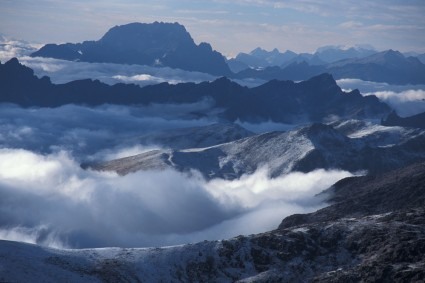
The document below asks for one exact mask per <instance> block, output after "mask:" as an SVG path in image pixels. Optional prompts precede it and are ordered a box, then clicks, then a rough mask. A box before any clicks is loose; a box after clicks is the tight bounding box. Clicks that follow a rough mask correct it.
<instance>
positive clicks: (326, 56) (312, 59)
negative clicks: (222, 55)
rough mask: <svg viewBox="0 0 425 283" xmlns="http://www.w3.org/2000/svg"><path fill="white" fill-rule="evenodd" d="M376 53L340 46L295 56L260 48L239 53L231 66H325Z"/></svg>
mask: <svg viewBox="0 0 425 283" xmlns="http://www.w3.org/2000/svg"><path fill="white" fill-rule="evenodd" d="M375 53H378V52H377V51H375V50H374V48H373V47H362V46H353V47H349V48H343V47H341V46H323V47H320V48H318V49H317V51H316V52H315V53H312V54H310V53H300V54H297V53H295V52H293V51H291V50H286V51H285V52H283V53H282V52H280V51H279V50H278V49H277V48H275V49H273V50H272V51H267V50H264V49H262V48H260V47H258V48H256V49H254V50H252V51H251V52H249V53H243V52H241V53H239V54H238V55H237V56H236V57H235V58H234V59H232V60H231V62H232V64H237V63H239V64H243V65H245V66H247V67H250V68H253V69H258V68H266V67H273V66H280V67H285V66H287V65H290V64H292V63H294V62H298V63H300V62H302V61H305V62H306V63H308V64H309V65H325V64H327V63H333V62H336V61H340V60H344V59H351V58H364V57H367V56H370V55H372V54H375Z"/></svg>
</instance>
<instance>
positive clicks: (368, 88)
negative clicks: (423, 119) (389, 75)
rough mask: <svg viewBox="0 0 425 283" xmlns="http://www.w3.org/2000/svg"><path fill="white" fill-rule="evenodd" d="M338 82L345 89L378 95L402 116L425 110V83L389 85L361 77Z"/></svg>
mask: <svg viewBox="0 0 425 283" xmlns="http://www.w3.org/2000/svg"><path fill="white" fill-rule="evenodd" d="M337 84H338V85H339V86H340V87H341V88H342V89H343V90H347V91H349V90H353V89H359V90H360V93H362V94H363V95H376V96H377V97H378V98H379V99H381V100H382V101H384V102H386V103H388V104H389V105H390V106H391V107H392V108H393V109H395V110H396V111H397V113H398V114H399V115H401V116H411V115H415V114H418V113H422V112H425V85H414V86H413V85H389V84H387V83H377V82H370V81H362V80H359V79H341V80H338V81H337Z"/></svg>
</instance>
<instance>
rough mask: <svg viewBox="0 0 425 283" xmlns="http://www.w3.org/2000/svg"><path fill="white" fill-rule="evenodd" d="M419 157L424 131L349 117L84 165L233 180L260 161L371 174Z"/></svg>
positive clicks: (282, 169)
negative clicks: (170, 170)
mask: <svg viewBox="0 0 425 283" xmlns="http://www.w3.org/2000/svg"><path fill="white" fill-rule="evenodd" d="M158 144H161V143H160V141H159V142H158ZM394 156H397V158H396V159H395V158H394ZM423 160H425V131H423V130H419V129H412V130H407V129H403V128H398V127H396V128H388V127H382V126H376V125H373V124H368V123H366V122H361V121H355V120H350V121H346V122H335V123H333V125H332V126H330V125H325V124H312V125H309V126H306V127H303V128H300V129H297V130H293V131H289V132H270V133H264V134H259V135H255V136H250V137H246V138H243V139H239V140H236V141H232V142H228V143H224V144H219V145H215V146H209V147H206V148H188V147H186V149H180V150H154V151H150V152H146V153H142V154H139V155H136V156H130V157H125V158H121V159H117V160H112V161H107V162H102V163H98V164H92V165H91V166H88V167H90V168H92V169H95V170H101V171H104V170H105V171H116V172H118V173H119V174H122V175H126V174H128V173H131V172H135V171H139V170H158V169H164V168H174V169H176V170H178V171H183V172H190V171H191V170H197V171H199V172H201V173H202V174H203V175H204V177H205V178H207V179H210V178H223V179H235V178H239V177H241V176H242V175H244V174H252V173H254V172H255V171H256V170H258V169H259V168H261V167H262V166H267V168H268V170H269V173H270V174H271V177H277V176H280V175H282V174H287V173H289V172H292V171H301V172H310V171H313V170H315V169H319V168H324V169H341V170H347V171H351V172H356V171H360V170H367V171H368V172H369V173H371V174H376V173H382V172H386V171H389V170H392V169H395V168H400V167H403V166H406V165H409V164H411V163H414V162H418V161H423ZM86 167H87V166H86Z"/></svg>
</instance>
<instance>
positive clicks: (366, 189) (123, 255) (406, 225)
mask: <svg viewBox="0 0 425 283" xmlns="http://www.w3.org/2000/svg"><path fill="white" fill-rule="evenodd" d="M424 184H425V163H421V164H415V165H412V166H409V167H407V168H403V169H399V170H396V171H393V172H389V173H387V174H384V175H378V176H373V177H372V176H368V177H355V178H347V179H344V180H342V181H340V182H338V183H337V184H336V185H334V186H333V187H332V188H331V189H330V191H331V193H332V194H330V200H332V201H333V202H335V203H334V204H333V205H331V206H329V207H326V208H323V209H321V210H319V211H317V212H315V213H311V214H308V215H294V216H290V217H287V218H286V219H284V220H283V222H282V224H281V225H280V227H279V228H278V229H276V230H273V231H270V232H267V233H262V234H258V235H251V236H239V237H236V238H233V239H229V240H222V241H212V242H208V241H204V242H201V243H197V244H188V245H182V246H176V247H167V248H145V249H120V248H107V249H86V250H59V249H50V248H43V247H40V246H35V245H29V244H24V243H17V242H8V241H0V263H1V266H3V267H4V268H3V271H2V272H1V273H0V280H2V281H23V282H24V281H32V280H33V279H34V278H38V279H39V280H40V281H43V282H57V281H62V280H63V279H67V280H75V281H79V282H98V281H104V282H105V281H106V282H109V281H128V282H138V281H140V280H147V281H150V282H161V281H168V282H171V281H176V282H189V281H193V282H195V281H196V282H203V281H205V282H206V281H219V282H253V281H255V282H282V281H299V282H342V281H347V282H357V281H368V280H372V281H376V282H392V281H394V282H421V281H423V280H424V278H425V271H424V270H425V260H424V257H423V253H424V252H425V241H424V238H425V228H424V227H425V226H424V225H425V210H424V208H423V207H424V205H425V185H424ZM387 191H390V192H391V194H389V193H388V192H387ZM375 200H378V202H376V201H375ZM412 200H413V201H412ZM377 203H378V204H379V203H382V205H377ZM376 212H379V214H374V213H376Z"/></svg>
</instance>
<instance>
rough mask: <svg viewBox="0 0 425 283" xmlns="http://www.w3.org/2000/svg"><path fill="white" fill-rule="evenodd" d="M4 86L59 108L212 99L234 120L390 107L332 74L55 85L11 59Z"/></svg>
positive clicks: (0, 97)
mask: <svg viewBox="0 0 425 283" xmlns="http://www.w3.org/2000/svg"><path fill="white" fill-rule="evenodd" d="M0 91H1V92H0V102H9V103H16V104H19V105H21V106H25V107H29V106H41V107H57V106H60V105H64V104H70V103H73V104H84V105H88V106H96V105H101V104H105V103H109V104H120V105H135V104H145V105H146V104H150V103H158V104H161V103H176V104H179V103H195V102H199V101H202V100H212V101H213V106H212V107H215V108H219V109H221V113H220V114H219V117H220V118H222V119H225V120H229V121H235V120H237V119H239V120H241V121H252V122H258V121H268V120H272V121H275V122H285V123H293V122H299V121H321V120H322V119H326V118H327V117H330V116H331V117H332V116H338V117H346V118H375V119H376V118H379V119H381V118H382V117H383V116H385V115H387V114H388V113H390V111H391V109H390V108H389V107H388V105H386V104H385V103H382V102H380V101H379V100H378V99H377V98H376V97H375V96H367V97H363V96H362V95H360V93H359V92H358V91H352V92H350V93H345V92H343V91H342V90H341V89H340V88H339V87H338V85H337V84H336V82H335V80H334V79H333V78H332V76H330V75H329V74H321V75H319V76H316V77H313V78H311V79H310V80H307V81H304V82H300V83H294V82H292V81H271V82H269V83H266V84H264V85H262V86H259V87H256V88H247V87H242V86H240V85H238V84H237V83H235V82H232V81H230V80H229V79H227V78H220V79H217V80H216V81H213V82H203V83H200V84H194V83H182V84H177V85H169V84H167V83H162V84H158V85H152V86H146V87H143V88H140V87H138V86H136V85H126V84H116V85H113V86H109V85H107V84H104V83H101V82H99V81H92V80H79V81H73V82H69V83H66V84H61V85H54V84H52V83H51V82H50V80H49V79H48V78H47V77H45V78H42V79H38V78H37V77H36V76H34V75H33V71H32V70H31V69H30V68H28V67H25V66H23V65H21V64H19V62H18V60H16V59H12V60H10V61H9V62H7V63H5V64H0Z"/></svg>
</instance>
